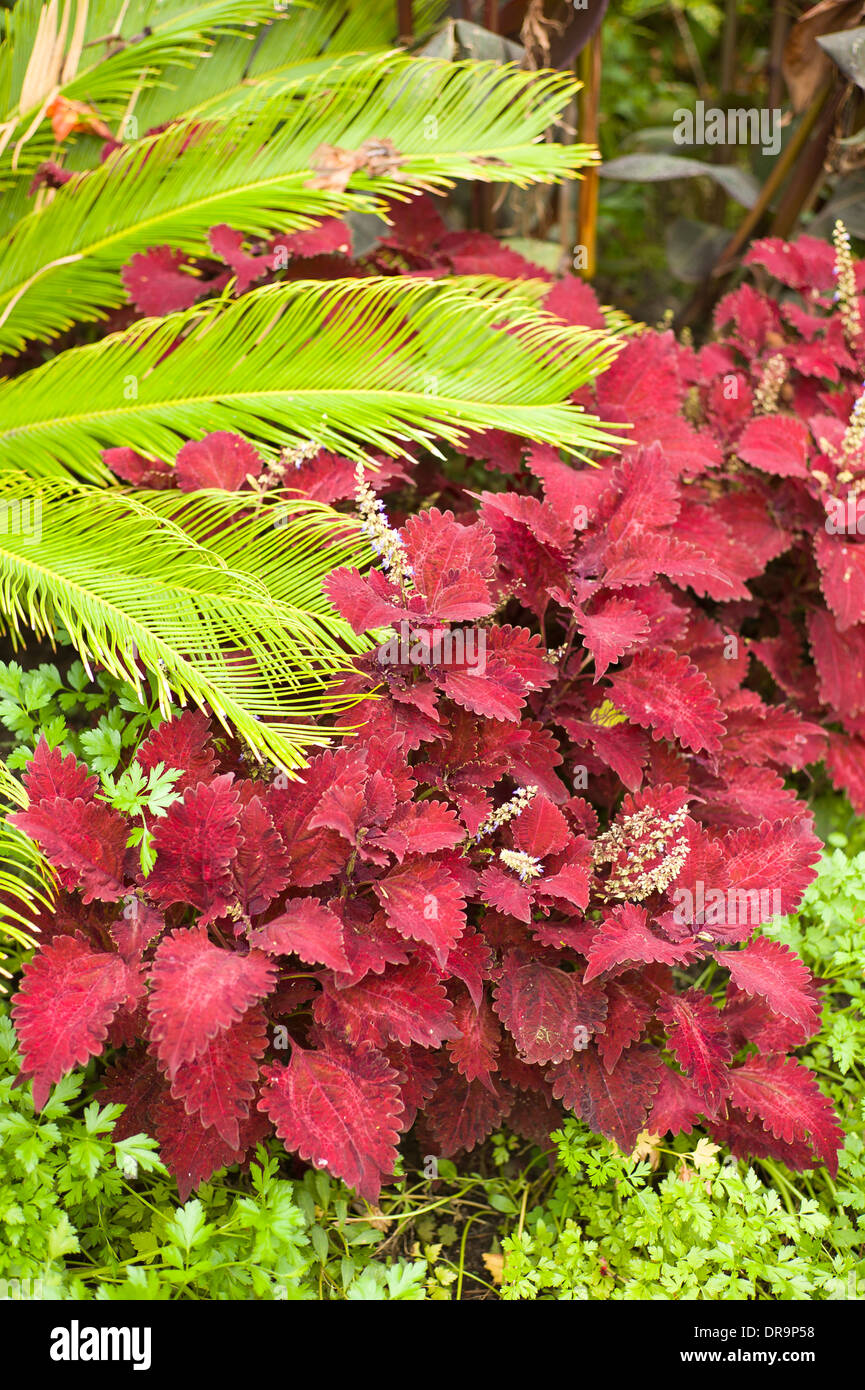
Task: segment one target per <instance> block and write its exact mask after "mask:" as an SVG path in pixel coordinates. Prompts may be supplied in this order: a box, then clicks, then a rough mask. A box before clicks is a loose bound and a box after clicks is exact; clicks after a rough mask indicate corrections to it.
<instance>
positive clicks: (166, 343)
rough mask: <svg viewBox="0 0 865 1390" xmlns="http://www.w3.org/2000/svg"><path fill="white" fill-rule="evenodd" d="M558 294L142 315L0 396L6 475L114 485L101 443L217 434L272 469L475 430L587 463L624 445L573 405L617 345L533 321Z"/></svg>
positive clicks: (508, 290) (391, 295)
mask: <svg viewBox="0 0 865 1390" xmlns="http://www.w3.org/2000/svg"><path fill="white" fill-rule="evenodd" d="M545 290H546V285H545V284H543V283H534V282H528V281H517V282H512V281H500V280H492V279H487V278H480V277H478V278H477V279H475V278H472V277H465V278H459V277H455V278H454V279H452V280H449V281H440V280H423V279H397V278H377V277H376V278H370V279H368V280H342V281H333V282H330V283H328V284H326V285H324V284H321V283H319V282H316V281H297V282H294V283H286V284H282V285H270V286H267V287H266V288H264V289H261V290H257V291H252V292H251V293H249V294H246V295H243V296H242V297H241V298H240V299H238V300H235V301H233V302H231V303H229V304H227V305H223V304H222V303H220V302H215V303H212V304H210V305H206V306H205V307H204V308H203V309H200V310H190V311H187V312H186V313H182V314H174V315H171V316H170V317H168V318H166V319H150V320H144V321H142V322H140V323H138V324H135V325H133V327H132V328H131V329H129V330H128V331H127V332H125V333H122V334H115V335H114V336H112V337H109V338H106V339H104V340H103V341H102V342H99V343H94V344H91V345H88V346H86V347H81V348H74V349H71V350H69V351H67V352H65V353H63V354H62V355H61V356H59V357H57V358H55V359H54V360H53V361H50V362H47V363H46V364H45V365H44V366H42V367H38V368H36V369H35V370H34V371H31V372H26V373H24V374H22V375H21V376H18V377H15V378H12V379H11V380H8V381H6V382H5V383H2V384H0V422H3V423H2V424H0V467H4V466H5V467H7V468H10V467H11V468H17V469H19V470H21V471H24V472H27V473H29V474H30V475H31V476H39V475H44V476H53V477H57V478H59V477H66V478H69V477H70V476H74V475H75V473H77V474H79V475H80V476H81V477H83V478H85V479H88V480H91V481H95V480H100V479H104V480H106V481H108V480H109V478H110V475H109V474H108V472H107V470H106V469H105V467H104V465H103V464H102V463H101V461H100V451H101V450H102V449H103V448H108V447H112V446H119V445H132V446H133V447H134V448H135V449H137V450H138V451H139V452H140V453H143V454H149V455H151V456H152V457H156V458H163V459H166V460H173V459H174V457H175V455H176V453H177V450H178V448H179V447H180V446H181V445H182V444H183V443H184V442H185V440H187V439H189V438H200V437H202V436H204V435H205V434H207V433H209V432H210V431H212V430H234V431H237V432H238V433H240V434H244V435H246V436H248V437H249V438H250V439H252V440H254V441H256V442H257V444H258V445H259V447H260V448H261V449H262V451H263V452H264V453H265V454H266V455H268V456H269V457H274V456H275V455H276V453H277V452H278V450H279V449H280V447H284V446H286V445H292V444H296V443H307V442H309V441H310V440H315V441H316V442H317V443H318V444H319V445H320V446H321V447H323V448H326V449H332V450H334V451H336V452H337V453H341V454H345V455H347V456H348V457H351V458H360V457H363V456H364V455H365V453H366V452H368V451H369V450H375V449H381V450H383V451H384V452H385V453H388V454H391V455H399V454H400V453H403V452H404V450H405V446H406V444H407V443H409V442H411V441H414V442H415V443H419V444H422V445H426V446H429V447H433V448H435V440H436V439H442V440H445V441H447V442H448V443H451V444H458V443H459V442H460V440H461V439H462V438H463V437H464V434H465V432H466V431H468V430H477V429H501V430H507V431H510V432H512V433H514V434H518V435H521V436H522V437H524V438H528V439H536V440H539V441H545V442H547V443H550V444H553V445H557V446H566V447H568V448H570V449H571V450H572V451H573V452H576V453H579V452H581V451H582V450H585V449H588V448H593V449H603V448H611V447H614V446H615V444H616V443H617V442H621V440H617V439H616V437H615V436H614V435H612V434H611V433H609V432H608V431H607V430H606V429H605V428H604V427H603V426H601V425H600V424H599V422H598V421H597V419H596V418H595V417H594V416H591V415H587V414H586V413H585V412H584V411H583V410H582V409H580V408H579V407H578V406H575V405H572V404H571V403H570V399H569V398H570V396H571V394H572V393H573V392H574V391H576V390H578V389H579V388H580V387H581V386H583V385H585V384H586V382H587V381H589V380H590V379H591V378H592V377H594V376H595V375H596V374H597V373H598V372H599V371H601V370H603V368H604V367H605V366H606V365H608V363H609V362H610V360H611V359H612V357H613V356H614V355H615V353H616V352H617V350H618V347H619V342H618V341H617V340H616V339H614V338H611V337H610V336H609V335H608V334H606V333H604V332H602V331H588V330H585V329H577V328H569V327H566V326H564V325H563V324H562V323H561V322H560V321H559V320H557V319H554V318H553V317H552V316H551V315H549V314H547V313H545V312H543V311H542V310H539V309H537V308H535V307H534V306H533V304H532V302H531V301H532V299H533V298H535V299H536V298H538V297H539V296H540V295H541V294H543V293H544V292H545ZM505 328H507V331H503V330H504V329H505ZM182 334H185V336H183V337H181V335H182ZM172 348H173V350H172V351H169V349H172ZM82 382H86V384H87V385H86V393H84V395H83V396H82ZM124 394H126V395H129V396H131V397H132V399H124Z"/></svg>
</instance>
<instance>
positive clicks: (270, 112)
mask: <svg viewBox="0 0 865 1390" xmlns="http://www.w3.org/2000/svg"><path fill="white" fill-rule="evenodd" d="M387 62H388V64H389V66H388V67H387V69H386V71H385V72H384V75H383V74H382V71H381V70H380V69H379V68H374V69H372V70H365V71H362V72H354V73H352V74H351V76H350V80H348V81H347V82H346V84H345V86H342V85H341V84H340V83H339V81H333V82H331V81H328V82H325V83H323V84H318V85H314V86H313V87H311V88H310V89H309V91H308V92H307V94H306V97H305V99H304V101H303V102H301V103H297V104H295V105H290V106H289V107H287V108H286V106H285V104H284V103H283V102H281V101H278V100H276V101H269V102H267V103H266V105H265V107H264V108H263V109H262V110H260V111H256V112H255V113H254V114H251V113H246V112H244V113H241V114H240V115H237V116H234V117H232V118H231V119H230V120H227V121H226V122H225V123H224V125H222V126H219V127H217V126H211V125H208V126H206V127H202V126H201V125H200V124H196V123H195V122H193V123H192V124H191V125H184V124H182V123H181V124H180V125H178V126H175V127H172V128H171V129H169V130H168V131H166V132H164V133H163V134H161V135H159V136H156V137H153V138H152V139H150V140H145V141H141V142H139V143H138V144H137V145H134V146H133V147H131V148H130V149H127V150H125V151H123V152H118V153H117V154H115V155H114V156H112V157H111V158H110V159H109V160H107V161H106V163H105V164H103V165H102V166H101V168H99V169H97V170H93V171H92V172H89V173H85V174H82V175H79V176H78V177H76V178H75V179H74V180H73V181H72V182H70V183H68V184H66V185H65V187H63V188H62V189H60V190H59V191H58V192H57V194H56V196H55V197H54V198H53V199H52V201H51V202H50V203H49V204H48V205H47V206H45V207H43V208H41V209H40V210H38V211H34V212H31V213H30V214H29V215H28V216H25V217H24V218H23V219H22V220H21V221H20V222H19V223H18V224H17V225H16V226H15V227H14V228H13V229H12V230H11V231H9V232H8V233H7V234H6V236H4V237H3V238H2V239H0V351H7V352H14V351H16V350H18V349H20V348H21V347H22V346H23V345H24V344H25V343H26V342H27V341H28V340H31V339H33V338H35V337H40V338H45V337H53V336H56V335H57V334H58V333H60V332H62V331H64V330H65V329H67V328H69V327H71V326H72V325H73V324H74V323H75V322H79V321H88V320H93V319H97V318H99V317H104V314H105V311H106V310H108V309H110V308H112V307H117V306H119V305H121V304H122V303H124V302H125V300H126V292H125V289H124V287H123V283H122V280H121V278H120V270H121V268H122V266H123V265H124V264H125V263H126V262H127V261H128V260H129V258H130V257H131V256H132V255H133V254H134V253H136V252H140V251H144V250H146V249H147V248H148V247H152V246H155V245H160V244H165V243H168V244H170V245H171V246H175V247H178V248H181V249H183V250H186V251H188V252H191V253H199V254H204V255H208V254H211V253H210V251H209V246H208V242H207V231H208V229H209V227H211V226H212V225H213V224H214V223H217V222H228V223H229V224H230V225H236V226H239V227H242V228H243V229H244V231H245V232H246V233H247V234H249V235H262V236H264V235H267V234H268V233H272V232H273V231H275V230H285V229H290V228H294V227H299V226H306V225H309V222H310V220H313V219H315V218H316V217H322V216H325V215H327V214H329V213H333V212H337V211H341V210H344V209H346V208H349V207H352V206H354V207H356V208H361V209H366V210H371V209H374V208H376V207H377V206H380V204H379V203H378V202H377V199H378V198H379V197H382V196H385V195H390V196H405V195H406V194H407V193H408V192H410V191H412V190H419V189H424V188H426V189H436V188H438V189H442V188H447V187H451V186H452V185H453V183H454V181H455V180H456V179H462V178H464V179H475V180H482V181H487V182H508V183H512V184H516V185H518V186H520V187H525V186H528V185H529V184H531V183H533V182H538V181H546V182H549V181H554V180H557V179H560V178H563V177H567V176H572V175H574V174H575V173H576V171H577V170H578V169H579V168H581V167H582V166H584V165H585V164H586V163H588V162H591V160H592V159H593V158H594V157H595V156H594V153H593V151H591V150H590V149H588V147H586V146H582V145H558V144H552V143H549V142H547V141H545V140H543V138H542V136H543V132H544V131H545V130H546V129H547V128H548V127H549V125H550V124H551V122H553V121H554V120H555V119H556V118H557V116H558V115H559V114H560V112H561V110H562V108H563V107H564V106H565V105H567V102H568V100H569V99H570V96H571V95H572V93H573V90H574V84H573V82H572V81H571V80H570V79H569V78H568V77H566V76H562V75H561V74H557V73H542V74H538V73H525V72H519V71H516V70H514V69H503V68H501V67H499V66H498V65H497V64H495V63H483V64H477V63H475V64H473V63H446V62H440V61H438V60H420V59H392V60H391V59H388V60H387ZM427 117H430V118H431V119H432V120H433V121H434V122H435V126H434V137H435V138H431V134H430V132H431V129H432V128H431V127H429V126H428V125H427V124H426V120H427ZM367 141H374V142H376V143H377V144H379V145H380V144H381V142H382V141H389V142H390V144H391V146H393V147H395V149H396V151H397V152H398V154H397V155H395V156H392V157H391V155H390V154H389V153H388V150H387V148H385V151H384V155H383V158H382V160H381V161H380V163H379V165H378V166H377V167H376V168H375V169H374V170H373V171H371V169H370V167H367V165H366V163H363V162H362V163H361V167H359V168H358V169H356V170H355V171H354V172H353V173H352V175H351V178H350V179H349V180H348V185H347V187H345V188H343V187H342V186H341V183H340V180H339V178H338V177H330V176H329V175H328V174H327V173H324V174H322V166H321V164H320V158H321V155H320V151H321V149H322V147H323V146H336V147H338V148H339V149H341V150H346V151H358V150H360V149H361V147H362V146H364V144H365V142H367ZM317 161H319V162H317Z"/></svg>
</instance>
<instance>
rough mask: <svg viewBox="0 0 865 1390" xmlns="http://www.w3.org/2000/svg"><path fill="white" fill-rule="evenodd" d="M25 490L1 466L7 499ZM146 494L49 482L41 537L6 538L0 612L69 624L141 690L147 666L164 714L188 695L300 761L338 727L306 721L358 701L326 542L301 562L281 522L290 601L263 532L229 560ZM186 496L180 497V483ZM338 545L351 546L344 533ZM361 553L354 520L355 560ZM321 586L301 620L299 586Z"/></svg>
mask: <svg viewBox="0 0 865 1390" xmlns="http://www.w3.org/2000/svg"><path fill="white" fill-rule="evenodd" d="M28 492H29V493H30V494H32V492H33V486H32V483H30V482H29V480H28V479H26V478H22V477H21V476H18V475H14V474H9V473H6V474H2V475H0V503H2V504H3V505H4V507H7V506H8V505H9V504H10V503H12V502H14V501H17V500H19V499H20V498H21V497H22V496H24V495H26V494H27V493H28ZM148 497H149V494H144V493H142V494H133V493H127V492H125V491H122V490H120V489H102V488H97V489H92V488H87V487H81V488H74V487H72V486H71V485H70V484H69V483H68V482H67V483H55V482H48V483H43V484H41V485H40V487H39V491H38V499H37V500H38V502H39V504H40V535H39V538H38V544H34V538H33V536H32V535H24V534H20V528H18V531H16V528H10V529H11V532H12V533H11V534H7V535H4V536H0V616H2V618H3V619H4V621H5V623H6V625H7V627H10V628H12V629H13V630H16V631H17V630H20V628H21V627H22V626H27V627H30V628H32V629H33V630H34V631H35V633H36V635H37V636H39V635H49V636H52V635H53V634H54V632H55V630H56V629H57V626H58V624H62V625H63V626H64V627H65V628H66V629H67V630H68V633H69V635H70V637H71V639H72V642H73V644H74V645H75V647H76V648H77V650H78V651H79V653H80V654H81V656H82V659H83V660H84V662H85V664H93V665H97V664H98V665H100V666H102V667H104V668H105V670H106V671H107V672H108V674H109V675H111V676H115V677H117V678H119V679H121V680H126V681H129V682H130V683H131V684H132V685H133V686H134V687H135V688H136V690H137V691H139V693H141V691H142V681H143V676H142V670H145V671H149V672H150V673H151V674H152V675H153V676H154V678H155V681H156V685H157V690H158V695H159V701H160V705H161V707H162V710H163V713H166V714H167V713H168V712H169V710H170V708H171V706H172V704H174V705H176V703H177V701H178V699H179V700H180V701H181V702H185V701H186V700H188V699H192V700H193V701H195V702H196V703H198V704H200V705H207V706H208V707H209V708H210V709H211V710H212V711H213V713H214V714H215V715H216V716H217V718H219V719H220V720H221V721H222V722H223V723H225V724H226V726H228V725H229V724H230V725H233V726H234V727H235V728H236V729H237V730H238V731H239V732H240V734H241V735H242V736H243V737H244V738H245V739H246V740H247V742H248V743H249V744H250V745H251V746H252V747H253V748H255V749H256V750H257V751H259V752H260V753H263V754H266V755H267V756H269V757H270V758H271V759H272V760H273V761H274V762H277V763H279V764H280V765H281V766H283V767H284V768H286V769H290V768H292V767H298V766H301V765H302V764H303V755H302V750H303V748H305V747H308V746H310V745H311V744H314V743H315V744H319V743H321V742H322V740H323V739H326V737H327V733H328V732H329V730H328V729H327V728H324V727H312V726H311V724H310V723H309V721H310V719H311V718H313V717H319V716H321V715H322V714H325V715H327V713H328V712H331V713H332V712H334V711H335V710H337V709H340V708H344V707H345V706H346V704H347V703H348V704H350V703H351V701H350V700H349V701H346V700H340V699H339V698H338V697H337V696H336V695H335V693H334V692H333V690H332V679H333V675H334V673H335V672H336V671H338V670H340V669H344V668H345V665H346V653H347V652H350V651H352V650H355V651H356V650H360V647H359V646H358V641H357V639H356V638H354V639H352V637H351V634H350V630H349V629H348V627H347V624H346V623H345V622H343V620H342V619H341V618H339V617H338V616H337V615H335V614H330V615H328V613H327V612H326V611H325V610H324V606H323V604H322V601H321V598H320V589H321V581H322V580H323V578H324V576H325V575H326V574H327V572H328V570H329V569H330V565H331V556H330V553H329V551H328V548H327V546H325V545H322V546H321V547H319V550H318V552H315V551H313V550H312V548H310V547H304V548H302V558H301V559H300V560H298V559H297V558H296V557H295V555H294V552H293V546H292V538H293V526H294V524H295V522H294V519H293V518H292V517H289V518H287V519H286V521H285V522H284V524H283V525H282V526H281V528H280V535H281V537H282V542H283V550H282V565H283V567H284V569H285V575H284V577H283V581H282V582H283V585H284V586H285V588H286V589H287V590H290V591H292V592H294V594H295V603H294V605H293V606H290V605H288V604H286V603H283V602H281V601H280V600H279V599H277V598H274V597H273V596H272V595H271V593H270V592H268V588H267V586H266V585H265V584H263V583H261V582H258V581H257V580H256V578H255V575H254V571H255V560H256V556H255V550H256V544H255V539H254V537H251V538H250V553H249V557H248V566H249V567H248V569H246V570H244V571H240V570H233V569H231V568H230V567H229V566H228V565H227V564H226V563H225V561H224V560H223V559H222V558H221V557H220V556H219V554H218V553H217V549H216V548H215V547H210V548H208V547H206V546H203V545H199V544H197V542H196V541H195V540H193V539H192V538H191V537H190V536H188V535H186V534H185V533H184V531H183V530H182V529H181V527H180V526H179V525H177V524H176V523H175V522H174V521H172V520H170V519H168V518H167V517H166V516H165V515H159V514H158V513H156V512H155V511H153V510H151V509H150V508H149V507H148V505H147V501H148ZM177 497H178V499H179V504H180V505H182V502H183V495H182V494H177ZM202 505H203V503H202V502H201V499H199V506H202ZM318 514H319V515H321V509H318ZM339 520H340V524H341V525H342V524H344V519H343V518H340V519H339ZM213 521H214V523H215V522H217V521H218V514H217V515H214V518H213ZM321 524H322V525H325V522H324V521H322V522H321ZM301 534H303V532H302V529H301ZM343 548H344V549H345V550H349V549H350V547H349V545H348V543H347V542H346V543H345V544H344V547H343ZM366 554H367V547H366V543H365V542H364V541H363V539H362V537H361V536H360V533H359V532H358V533H357V544H356V549H355V559H356V560H357V561H360V562H363V560H364V559H365V557H366ZM292 576H293V578H292ZM312 592H315V594H316V611H315V613H314V614H312V615H310V617H309V618H308V620H304V619H303V615H302V613H301V609H302V605H303V596H304V595H305V594H308V593H312Z"/></svg>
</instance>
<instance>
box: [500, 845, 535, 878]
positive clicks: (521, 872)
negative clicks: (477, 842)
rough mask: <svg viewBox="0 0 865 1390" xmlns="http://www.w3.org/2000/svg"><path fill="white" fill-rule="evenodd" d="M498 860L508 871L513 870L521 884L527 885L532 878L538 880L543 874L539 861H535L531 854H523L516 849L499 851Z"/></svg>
mask: <svg viewBox="0 0 865 1390" xmlns="http://www.w3.org/2000/svg"><path fill="white" fill-rule="evenodd" d="M499 859H501V861H502V863H503V864H504V865H505V866H506V868H508V869H513V871H514V873H515V874H516V875H517V877H518V878H519V880H520V882H521V883H529V882H530V881H531V880H532V879H533V878H540V877H541V874H542V873H543V872H544V870H543V866H542V864H541V861H540V859H535V858H534V857H533V856H532V855H531V854H525V853H524V852H523V851H522V850H517V849H500V850H499Z"/></svg>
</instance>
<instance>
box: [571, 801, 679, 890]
mask: <svg viewBox="0 0 865 1390" xmlns="http://www.w3.org/2000/svg"><path fill="white" fill-rule="evenodd" d="M687 814H688V808H687V807H686V806H682V807H680V808H679V810H678V811H674V812H673V814H672V815H670V816H661V815H659V813H658V812H657V811H656V810H654V809H653V808H652V807H651V806H647V807H646V808H645V809H644V810H642V811H637V812H635V813H634V814H633V815H630V816H624V817H623V818H622V820H621V821H619V822H618V823H617V824H615V825H611V826H610V828H609V830H606V831H605V832H604V834H603V835H599V836H598V838H597V840H596V841H595V843H594V846H593V848H592V857H593V859H594V862H595V867H596V868H598V867H599V866H600V865H602V864H611V865H612V866H613V870H612V873H611V874H610V877H609V878H608V880H607V882H606V884H605V888H604V891H605V893H606V896H607V897H608V898H629V899H633V900H635V901H636V902H640V901H642V899H643V898H648V897H649V896H650V895H651V894H652V893H663V892H664V890H665V889H666V888H669V886H670V884H671V883H672V882H673V881H674V879H676V878H678V876H679V874H680V872H681V870H682V868H683V867H684V864H685V860H686V859H687V857H688V853H689V845H688V841H687V839H686V837H685V836H684V835H682V834H681V833H680V832H681V830H682V827H683V825H684V824H685V818H686V816H687Z"/></svg>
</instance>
